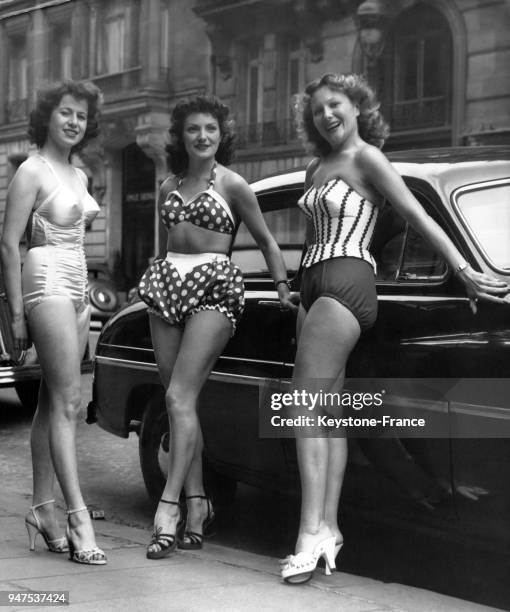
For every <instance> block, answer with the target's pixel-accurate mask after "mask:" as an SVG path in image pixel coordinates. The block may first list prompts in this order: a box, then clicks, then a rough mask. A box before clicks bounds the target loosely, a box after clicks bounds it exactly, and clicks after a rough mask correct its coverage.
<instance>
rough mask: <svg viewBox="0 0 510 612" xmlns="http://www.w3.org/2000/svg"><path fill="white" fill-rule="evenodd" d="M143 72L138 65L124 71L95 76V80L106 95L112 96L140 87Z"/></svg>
mask: <svg viewBox="0 0 510 612" xmlns="http://www.w3.org/2000/svg"><path fill="white" fill-rule="evenodd" d="M141 72H142V69H141V67H140V66H136V67H135V68H129V69H128V70H123V71H122V72H116V73H112V74H102V75H99V76H95V77H94V78H93V80H94V82H95V84H96V85H97V86H98V87H99V88H100V89H101V91H102V92H103V93H104V94H105V96H111V95H115V94H120V93H123V92H126V91H132V90H136V89H138V88H139V87H140V76H141Z"/></svg>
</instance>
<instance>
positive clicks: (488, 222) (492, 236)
mask: <svg viewBox="0 0 510 612" xmlns="http://www.w3.org/2000/svg"><path fill="white" fill-rule="evenodd" d="M453 201H454V205H455V207H456V209H457V211H458V212H459V213H460V215H461V218H462V219H463V221H464V224H465V225H466V227H467V229H468V230H469V231H470V233H471V234H472V236H473V237H474V239H475V241H476V243H477V245H478V248H479V249H480V251H481V252H482V253H483V254H484V255H485V258H486V259H487V260H488V261H489V262H490V263H492V265H494V266H495V267H496V268H499V269H500V270H505V271H508V270H510V183H509V182H508V181H494V182H491V183H484V184H479V185H472V186H469V187H465V188H463V189H459V190H458V191H457V192H455V193H454V195H453Z"/></svg>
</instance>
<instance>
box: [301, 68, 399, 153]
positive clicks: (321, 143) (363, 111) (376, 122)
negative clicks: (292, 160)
mask: <svg viewBox="0 0 510 612" xmlns="http://www.w3.org/2000/svg"><path fill="white" fill-rule="evenodd" d="M321 87H328V88H329V89H331V90H333V91H340V92H342V93H343V94H345V95H346V96H347V97H348V98H349V100H351V102H352V103H353V104H355V105H356V106H357V107H358V108H359V115H358V131H359V135H360V136H361V138H362V139H363V140H364V141H365V142H368V143H370V144H373V145H375V146H376V147H378V148H379V149H380V148H381V147H382V146H383V144H384V141H385V140H386V138H388V135H389V127H388V124H387V123H386V122H385V121H384V119H383V116H382V115H381V112H380V110H379V107H380V104H379V102H378V101H377V97H376V95H375V92H374V90H373V89H372V88H371V87H370V85H369V84H368V83H367V81H366V79H365V78H364V77H363V76H362V75H359V74H335V73H332V72H330V73H327V74H324V75H323V76H322V77H321V78H320V79H316V80H315V81H312V82H311V83H309V84H308V85H307V86H306V88H305V92H304V93H303V94H302V95H301V96H298V97H297V99H296V101H295V102H296V103H295V110H296V123H297V129H298V133H299V134H300V136H301V138H302V140H303V142H304V144H305V147H306V148H307V149H311V150H312V153H313V154H314V155H319V156H324V155H327V154H328V153H329V152H330V151H331V147H330V145H329V143H328V142H327V141H326V140H325V139H324V138H323V137H322V136H321V135H320V134H319V132H318V131H317V128H316V127H315V125H314V122H313V115H312V96H313V94H314V93H315V92H316V91H317V90H318V89H320V88H321Z"/></svg>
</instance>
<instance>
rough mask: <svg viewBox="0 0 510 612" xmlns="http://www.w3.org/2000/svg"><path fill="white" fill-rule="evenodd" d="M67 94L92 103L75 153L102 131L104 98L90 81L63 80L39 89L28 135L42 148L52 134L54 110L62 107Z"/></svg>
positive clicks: (88, 103) (73, 150) (72, 151)
mask: <svg viewBox="0 0 510 612" xmlns="http://www.w3.org/2000/svg"><path fill="white" fill-rule="evenodd" d="M66 95H70V96H73V98H76V100H85V101H86V102H87V105H88V112H87V127H86V129H85V134H84V135H83V138H82V139H81V141H80V142H79V143H78V144H77V145H75V146H74V147H73V148H72V149H71V154H72V153H76V151H80V150H81V149H83V147H84V146H85V145H86V144H87V142H89V141H90V140H92V139H93V138H96V136H97V135H98V134H99V107H100V105H101V101H102V95H101V91H100V90H99V88H98V87H96V86H95V85H94V84H93V83H90V82H89V81H70V80H68V81H59V82H58V83H51V84H50V85H47V86H45V87H43V88H41V89H39V91H38V92H37V99H36V103H35V108H34V110H33V111H32V112H31V113H30V119H29V122H28V136H29V138H30V142H31V143H34V144H36V145H37V147H39V148H41V147H42V146H43V145H44V143H45V142H46V139H47V137H48V126H49V124H50V118H51V113H52V112H53V111H54V110H55V109H56V108H57V107H58V105H59V104H60V101H61V100H62V98H63V97H64V96H66Z"/></svg>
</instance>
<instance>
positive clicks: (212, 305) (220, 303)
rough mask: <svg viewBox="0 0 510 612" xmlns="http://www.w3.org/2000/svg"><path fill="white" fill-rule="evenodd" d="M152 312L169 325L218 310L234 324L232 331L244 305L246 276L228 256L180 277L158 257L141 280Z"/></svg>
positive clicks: (140, 286)
mask: <svg viewBox="0 0 510 612" xmlns="http://www.w3.org/2000/svg"><path fill="white" fill-rule="evenodd" d="M138 294H139V296H140V298H141V299H142V300H143V301H144V302H145V303H146V304H147V305H148V306H149V312H150V313H152V314H155V315H157V316H159V317H160V318H162V319H163V320H165V321H166V322H167V323H169V324H170V325H184V324H185V322H186V320H187V319H188V318H189V317H191V316H193V315H194V314H196V313H197V312H200V311H202V310H217V311H218V312H221V313H222V314H224V315H225V316H226V317H227V318H228V320H229V321H230V322H231V324H232V334H234V332H235V328H236V325H237V322H238V321H239V319H240V318H241V315H242V312H243V308H244V284H243V276H242V273H241V271H240V270H239V268H238V267H237V266H236V265H235V264H233V263H232V262H231V261H230V260H229V259H217V260H212V261H208V262H206V263H203V264H200V265H197V266H196V267H194V268H192V269H191V270H190V271H189V272H187V273H186V274H185V275H184V277H183V278H181V276H180V274H179V272H178V270H177V268H176V267H175V266H174V265H173V264H172V263H171V262H170V261H168V260H167V259H155V260H154V262H153V263H152V264H151V265H150V266H149V267H148V268H147V270H146V271H145V273H144V275H143V276H142V279H141V280H140V283H139V284H138Z"/></svg>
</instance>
